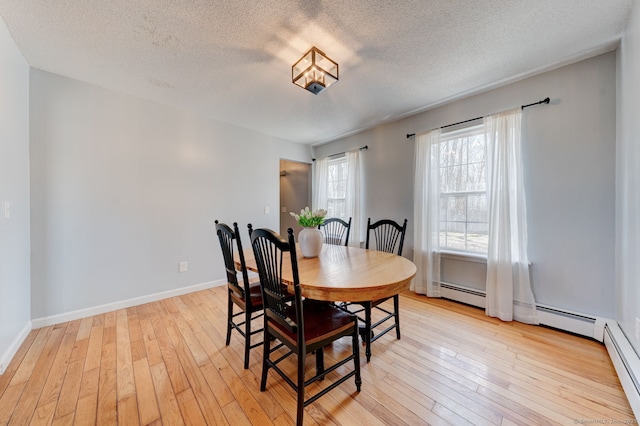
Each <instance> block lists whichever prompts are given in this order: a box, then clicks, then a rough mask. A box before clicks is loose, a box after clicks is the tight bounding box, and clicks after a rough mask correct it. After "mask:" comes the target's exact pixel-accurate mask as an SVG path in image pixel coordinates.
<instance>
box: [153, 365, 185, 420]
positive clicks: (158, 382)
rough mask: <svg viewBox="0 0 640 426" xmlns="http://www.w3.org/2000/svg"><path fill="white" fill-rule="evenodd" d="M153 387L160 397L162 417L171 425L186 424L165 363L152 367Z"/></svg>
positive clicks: (159, 404) (159, 403)
mask: <svg viewBox="0 0 640 426" xmlns="http://www.w3.org/2000/svg"><path fill="white" fill-rule="evenodd" d="M150 370H151V377H152V379H153V387H154V389H155V393H156V396H157V398H158V406H159V408H160V415H161V419H162V420H163V422H164V423H166V424H169V425H176V426H180V425H183V424H184V421H183V419H182V415H181V414H180V406H179V405H178V399H177V398H176V395H175V394H174V393H173V388H172V387H171V381H170V379H169V374H167V370H166V368H165V365H164V364H163V363H156V364H153V365H152V366H151V367H150Z"/></svg>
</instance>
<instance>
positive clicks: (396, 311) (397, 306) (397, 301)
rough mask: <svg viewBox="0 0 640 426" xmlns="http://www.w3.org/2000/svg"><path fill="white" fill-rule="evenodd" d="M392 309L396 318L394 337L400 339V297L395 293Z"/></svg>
mask: <svg viewBox="0 0 640 426" xmlns="http://www.w3.org/2000/svg"><path fill="white" fill-rule="evenodd" d="M393 309H394V311H393V313H394V314H395V315H394V316H395V318H396V338H397V339H398V340H400V298H399V297H398V295H397V294H396V295H395V296H393Z"/></svg>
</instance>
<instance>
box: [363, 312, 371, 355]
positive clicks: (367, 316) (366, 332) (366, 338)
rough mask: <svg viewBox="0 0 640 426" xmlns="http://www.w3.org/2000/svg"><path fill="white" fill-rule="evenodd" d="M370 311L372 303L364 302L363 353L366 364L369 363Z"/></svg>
mask: <svg viewBox="0 0 640 426" xmlns="http://www.w3.org/2000/svg"><path fill="white" fill-rule="evenodd" d="M371 310H372V303H371V302H366V303H365V304H364V323H365V324H364V343H365V350H364V353H365V355H366V356H367V362H369V361H371Z"/></svg>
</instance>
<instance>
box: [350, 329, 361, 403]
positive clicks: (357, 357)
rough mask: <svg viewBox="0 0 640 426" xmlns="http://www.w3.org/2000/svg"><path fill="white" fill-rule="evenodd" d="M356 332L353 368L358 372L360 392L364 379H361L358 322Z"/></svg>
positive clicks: (358, 388) (353, 341) (357, 385)
mask: <svg viewBox="0 0 640 426" xmlns="http://www.w3.org/2000/svg"><path fill="white" fill-rule="evenodd" d="M355 327H356V332H355V333H353V337H352V342H351V343H352V346H353V368H355V370H356V389H357V390H358V392H360V386H361V385H362V379H361V378H360V345H359V339H358V332H357V330H358V320H357V319H356V323H355Z"/></svg>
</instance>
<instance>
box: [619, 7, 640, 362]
mask: <svg viewBox="0 0 640 426" xmlns="http://www.w3.org/2000/svg"><path fill="white" fill-rule="evenodd" d="M618 69H619V75H618V78H619V80H618V81H619V84H618V110H619V112H620V113H619V116H618V141H617V146H618V150H617V158H616V161H617V168H616V172H617V173H616V179H617V180H616V201H617V202H616V222H617V229H616V307H617V309H616V311H617V316H616V320H617V321H618V323H619V324H620V326H621V328H622V330H623V332H624V333H625V334H626V335H627V338H628V339H629V341H630V342H631V344H632V345H633V346H634V347H635V350H636V352H638V353H640V341H639V340H638V339H637V338H636V336H635V327H636V326H635V324H634V323H635V320H636V318H640V4H638V3H636V4H635V6H634V10H633V12H632V15H631V18H630V20H629V23H628V26H627V30H626V33H625V35H624V36H623V38H622V42H621V45H620V48H619V49H618Z"/></svg>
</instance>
